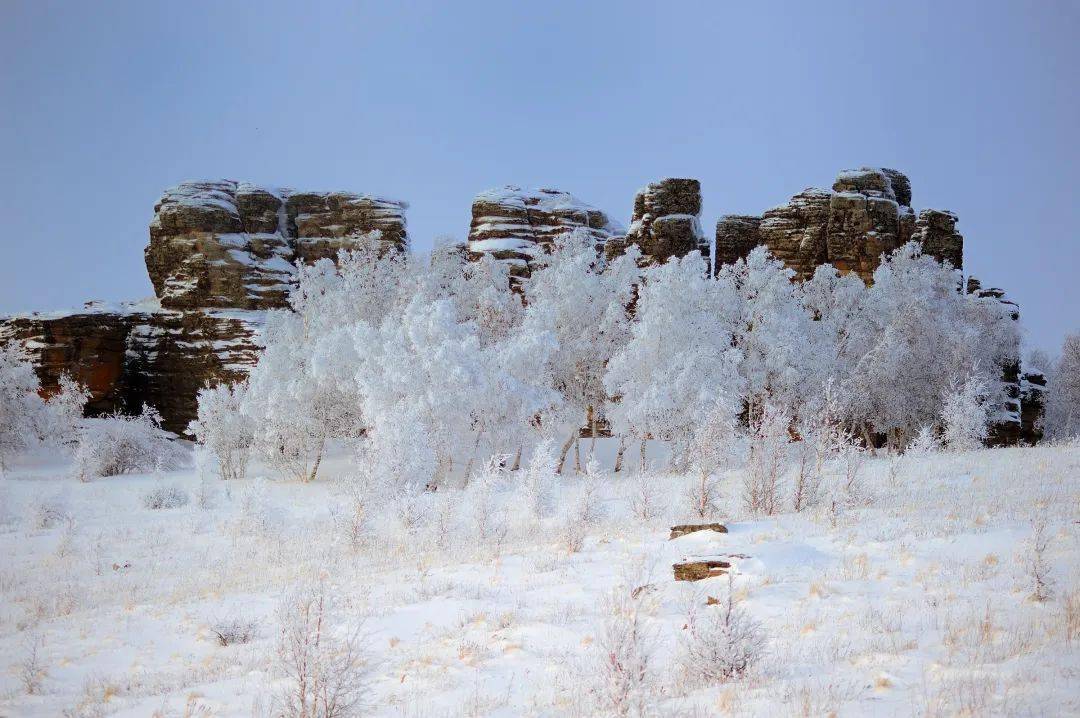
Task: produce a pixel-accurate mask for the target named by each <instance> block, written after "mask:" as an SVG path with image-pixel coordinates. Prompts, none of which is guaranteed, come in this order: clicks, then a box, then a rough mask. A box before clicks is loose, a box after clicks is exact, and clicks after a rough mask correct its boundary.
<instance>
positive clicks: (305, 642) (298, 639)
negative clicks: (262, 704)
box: [274, 581, 370, 718]
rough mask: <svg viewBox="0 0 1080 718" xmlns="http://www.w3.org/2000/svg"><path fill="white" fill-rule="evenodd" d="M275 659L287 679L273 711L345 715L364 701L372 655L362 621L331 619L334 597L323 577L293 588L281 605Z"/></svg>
mask: <svg viewBox="0 0 1080 718" xmlns="http://www.w3.org/2000/svg"><path fill="white" fill-rule="evenodd" d="M278 619H279V621H280V626H281V632H280V634H279V638H278V648H277V660H278V667H279V669H280V670H281V671H282V672H283V673H284V674H285V678H286V685H285V686H284V688H283V689H282V691H281V692H280V694H279V695H278V698H277V701H276V705H275V710H274V715H275V716H281V717H286V716H287V717H288V718H347V717H348V716H354V715H358V714H359V713H360V711H361V710H362V709H363V707H364V703H365V700H366V697H367V695H366V694H367V691H368V683H369V678H370V658H369V657H368V655H367V652H366V651H365V649H364V636H363V634H362V633H361V627H359V626H358V627H356V628H353V629H346V630H339V627H338V626H335V625H334V624H333V597H332V596H331V595H330V594H329V592H328V591H327V590H326V587H325V586H324V585H323V584H322V582H321V581H320V582H318V583H316V584H315V585H313V586H304V587H300V588H297V589H294V590H293V591H291V592H290V593H288V594H287V595H286V596H285V598H284V599H283V600H282V602H281V604H280V606H279V608H278Z"/></svg>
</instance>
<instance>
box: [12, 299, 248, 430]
mask: <svg viewBox="0 0 1080 718" xmlns="http://www.w3.org/2000/svg"><path fill="white" fill-rule="evenodd" d="M264 316H265V313H263V312H253V311H232V312H230V311H224V310H207V311H174V310H166V309H160V308H157V307H154V306H152V305H151V304H141V305H136V304H121V305H95V304H93V303H91V304H90V305H88V306H87V307H85V308H83V309H82V310H77V311H74V312H72V313H57V314H51V315H40V314H39V315H30V316H25V317H15V318H12V319H9V320H7V321H5V322H4V323H3V324H0V340H15V341H19V342H21V343H22V344H23V345H24V346H25V347H26V349H27V351H28V352H29V354H30V358H31V361H32V362H33V363H34V366H35V367H36V369H37V373H38V378H39V379H40V380H41V388H42V392H43V393H44V394H45V395H50V394H52V393H54V392H55V391H56V390H57V389H58V387H59V380H60V377H61V376H62V375H64V374H68V375H70V376H72V377H73V378H74V379H76V380H77V381H79V382H80V383H81V384H83V385H84V386H85V387H86V388H87V389H88V390H89V392H90V400H89V402H88V403H87V413H88V414H89V415H90V416H98V415H102V414H111V413H114V412H119V413H126V414H132V413H138V412H139V411H140V410H141V409H142V407H143V406H147V405H148V406H152V407H154V408H155V409H157V410H158V411H159V412H160V413H161V416H162V425H163V426H164V427H165V428H166V429H168V430H169V431H173V432H176V433H178V434H179V433H183V432H184V431H186V429H187V425H188V423H189V422H190V421H191V420H192V419H194V418H195V415H196V412H197V402H196V395H197V394H198V391H199V389H201V388H202V387H204V386H206V385H207V384H216V383H218V382H221V381H227V382H231V381H236V380H238V379H242V378H243V377H244V376H246V374H247V371H248V370H250V368H251V367H252V366H254V364H255V362H256V361H257V359H258V354H259V351H260V347H261V345H260V343H259V336H260V333H261V329H262V325H263V323H264Z"/></svg>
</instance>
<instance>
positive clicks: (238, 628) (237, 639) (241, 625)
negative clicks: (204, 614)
mask: <svg viewBox="0 0 1080 718" xmlns="http://www.w3.org/2000/svg"><path fill="white" fill-rule="evenodd" d="M210 632H211V633H213V634H214V637H215V638H216V639H217V642H218V645H220V646H232V645H236V644H240V643H248V642H250V641H252V640H254V639H255V638H256V637H257V636H258V635H259V622H258V621H256V620H254V619H250V618H242V617H238V616H227V617H225V618H219V619H217V620H216V621H214V622H213V623H211V624H210Z"/></svg>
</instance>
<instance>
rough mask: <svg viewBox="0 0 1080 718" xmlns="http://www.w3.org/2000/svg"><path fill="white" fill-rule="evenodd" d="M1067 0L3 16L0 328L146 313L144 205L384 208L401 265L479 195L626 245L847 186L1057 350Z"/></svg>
mask: <svg viewBox="0 0 1080 718" xmlns="http://www.w3.org/2000/svg"><path fill="white" fill-rule="evenodd" d="M1078 36H1080V3H1076V2H1052V1H1049V2H1037V3H1031V2H1013V3H1001V2H979V3H974V2H970V3H968V2H957V3H951V2H950V3H940V2H938V3H922V2H907V3H885V2H880V3H879V2H864V3H859V4H854V3H840V2H836V3H828V2H826V3H796V2H791V3H786V4H781V3H726V2H702V3H679V2H669V3H656V2H651V3H635V2H611V3H601V2H595V3H587V2H565V3H564V2H554V1H551V0H546V1H545V2H542V3H524V2H522V3H514V2H506V1H504V2H497V3H479V2H461V3H439V4H435V3H415V2H377V3H366V2H350V3H337V2H311V3H307V2H288V3H280V2H260V3H254V2H252V3H240V2H205V3H204V2H184V3H166V2H161V3H158V2H102V3H52V2H12V1H11V0H8V1H7V2H5V3H4V4H3V5H2V7H0V106H2V107H3V112H2V113H0V127H2V129H0V156H2V157H3V161H2V162H0V211H2V213H3V217H4V231H3V233H2V234H0V243H2V254H0V257H2V260H0V312H20V311H28V310H32V309H54V308H59V307H65V306H72V305H78V304H80V303H81V302H82V301H84V300H86V299H91V298H98V299H106V300H119V299H132V298H139V297H144V296H149V295H151V294H152V290H151V288H150V284H149V281H148V280H147V278H146V272H145V268H144V265H143V259H142V248H143V247H144V246H145V244H146V240H147V229H146V227H147V223H148V222H149V220H150V216H151V212H152V206H153V203H154V201H155V199H156V198H157V197H158V196H159V194H160V193H161V190H162V189H164V188H165V187H167V186H170V185H172V184H175V183H177V182H179V181H181V180H185V179H201V178H220V177H228V178H233V179H242V180H250V181H255V182H264V183H267V184H274V185H287V186H293V187H297V188H305V189H349V190H355V191H362V192H370V193H376V194H382V195H387V196H391V197H396V198H400V199H405V200H408V201H409V202H410V204H411V208H410V211H409V215H408V217H409V229H410V234H411V236H412V241H413V244H414V246H416V247H421V248H422V247H425V246H428V245H430V242H431V240H432V238H433V237H435V236H439V235H445V234H452V235H456V236H463V235H464V234H465V232H466V229H467V227H468V221H469V203H470V201H471V198H472V196H473V195H474V194H475V193H476V192H478V191H479V190H482V189H485V188H487V187H492V186H498V185H502V184H510V183H512V184H521V185H526V186H551V187H558V188H560V189H565V190H568V191H570V192H573V193H574V194H576V195H578V196H579V197H581V198H582V199H583V200H585V201H587V202H589V203H591V204H594V205H596V206H598V207H600V208H602V209H604V210H606V211H607V212H609V213H610V214H612V215H613V216H615V217H616V218H618V219H619V220H620V221H622V222H624V223H625V222H626V221H627V220H628V218H629V214H630V207H631V204H632V200H633V195H634V192H635V190H636V189H637V188H639V187H640V186H642V185H644V184H645V183H647V182H649V181H652V180H654V179H658V178H661V177H664V176H672V175H677V176H688V177H697V178H699V179H701V181H702V185H703V191H704V200H705V209H704V213H703V219H704V223H705V225H706V227H709V226H711V225H712V224H713V223H714V222H715V220H716V218H717V217H718V216H719V215H720V214H724V213H754V214H756V213H759V212H761V211H762V210H763V209H766V208H767V207H770V206H773V205H776V204H780V203H782V202H784V201H785V200H786V199H787V197H789V196H790V195H791V194H793V193H795V192H797V191H798V190H800V189H802V188H803V187H806V186H811V185H816V186H824V187H828V186H829V185H830V184H831V182H832V180H833V177H834V176H835V174H836V172H837V171H838V170H840V169H842V168H845V167H849V166H859V165H864V164H871V165H884V166H891V167H896V168H898V169H900V170H902V171H905V172H906V173H908V175H909V176H910V177H911V180H912V184H913V189H914V202H913V203H914V205H915V206H916V208H924V207H937V208H944V209H952V210H954V211H955V212H957V213H958V214H959V216H960V225H959V226H960V229H961V230H962V232H963V233H964V236H965V239H966V246H965V256H966V262H967V266H968V268H969V269H971V270H972V271H973V272H974V273H975V274H977V275H979V276H980V277H981V278H982V279H983V281H984V284H988V285H996V286H1002V287H1005V288H1006V289H1007V290H1008V291H1009V293H1010V294H1011V295H1012V297H1013V298H1014V299H1016V300H1017V301H1018V302H1019V303H1020V305H1021V311H1022V313H1023V318H1024V322H1025V324H1026V326H1027V327H1028V330H1029V339H1030V340H1031V343H1032V344H1034V345H1038V346H1043V347H1046V348H1048V349H1056V348H1057V346H1059V345H1060V342H1061V339H1062V337H1063V335H1064V334H1065V332H1067V331H1072V330H1077V329H1080V282H1077V280H1076V277H1077V274H1078V271H1080V266H1078V265H1080V242H1078V239H1080V237H1078V229H1077V228H1078V227H1080V203H1078V202H1077V199H1076V197H1077V193H1078V188H1080V141H1078V138H1077V130H1078V128H1080V90H1078V87H1080V80H1078V68H1080V49H1078V47H1080V43H1078V42H1077V37H1078Z"/></svg>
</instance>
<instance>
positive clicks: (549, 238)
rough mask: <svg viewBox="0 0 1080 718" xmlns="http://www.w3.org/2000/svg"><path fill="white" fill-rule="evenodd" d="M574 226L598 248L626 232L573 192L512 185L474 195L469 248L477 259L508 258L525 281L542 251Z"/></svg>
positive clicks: (513, 270)
mask: <svg viewBox="0 0 1080 718" xmlns="http://www.w3.org/2000/svg"><path fill="white" fill-rule="evenodd" d="M575 230H580V231H581V232H583V233H584V234H585V236H587V237H589V238H590V239H591V240H592V241H593V242H595V243H596V245H597V246H598V247H600V246H602V245H604V244H605V243H606V242H607V241H608V240H609V239H611V238H612V237H616V236H619V235H620V234H621V233H622V228H621V227H620V226H619V225H618V224H617V223H615V222H613V221H612V220H611V219H610V218H609V217H608V216H607V215H606V214H604V213H603V212H601V211H600V210H598V209H596V208H595V207H591V206H589V205H587V204H585V203H584V202H582V201H581V200H579V199H578V198H576V197H574V195H572V194H570V193H568V192H562V191H560V190H556V189H536V190H530V189H522V188H520V187H514V186H511V185H508V186H506V187H502V188H499V189H490V190H487V191H484V192H481V193H480V194H478V195H476V198H475V199H474V200H473V203H472V223H471V224H470V226H469V252H470V254H471V256H472V257H473V258H474V259H475V258H479V257H480V256H481V255H485V254H487V255H490V256H492V257H494V258H495V259H498V260H500V261H502V262H505V263H506V264H507V265H509V269H510V276H511V277H512V278H516V279H517V280H520V279H521V278H524V277H528V276H529V275H530V274H531V272H532V266H533V263H534V259H535V258H536V256H537V254H538V253H540V252H545V251H549V249H550V247H551V245H552V244H553V243H554V242H555V240H556V238H558V237H562V236H566V235H568V234H570V233H571V232H573V231H575Z"/></svg>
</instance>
